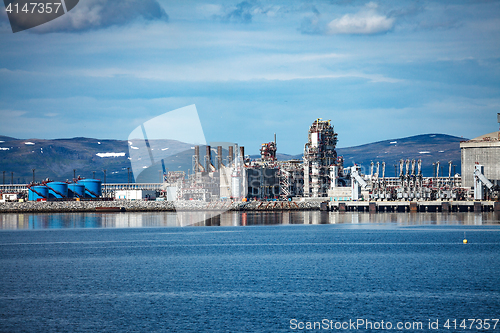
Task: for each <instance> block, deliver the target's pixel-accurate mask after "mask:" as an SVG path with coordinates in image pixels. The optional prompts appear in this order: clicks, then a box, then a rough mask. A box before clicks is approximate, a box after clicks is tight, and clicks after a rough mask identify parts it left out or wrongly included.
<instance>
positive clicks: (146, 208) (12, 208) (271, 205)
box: [0, 200, 320, 214]
mask: <svg viewBox="0 0 500 333" xmlns="http://www.w3.org/2000/svg"><path fill="white" fill-rule="evenodd" d="M291 210H293V211H306V210H320V203H319V202H283V201H270V202H263V201H260V202H259V201H253V202H232V203H231V202H218V203H206V202H197V201H176V202H175V204H174V202H172V201H140V200H137V201H125V200H116V201H47V202H36V201H26V202H4V203H0V214H6V213H99V212H101V213H105V212H178V211H193V212H196V211H214V212H217V211H219V212H224V211H291Z"/></svg>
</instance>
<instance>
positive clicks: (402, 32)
mask: <svg viewBox="0 0 500 333" xmlns="http://www.w3.org/2000/svg"><path fill="white" fill-rule="evenodd" d="M0 41H1V45H2V47H1V49H0V119H1V120H0V135H7V136H13V137H18V138H26V139H28V138H63V137H64V138H66V137H77V136H84V137H96V138H101V139H104V138H113V139H121V140H126V139H127V138H128V135H129V134H130V132H131V131H132V130H134V128H136V127H137V126H139V125H140V124H141V123H143V122H145V121H147V120H149V119H151V118H153V117H156V116H158V115H161V114H163V113H165V112H167V111H170V110H174V109H177V108H180V107H184V106H187V105H191V104H196V107H197V110H198V113H199V117H200V120H201V124H202V126H203V130H204V133H205V137H206V139H207V141H208V142H211V141H212V142H214V141H234V142H237V143H239V144H241V145H244V146H245V147H246V151H247V152H248V153H252V154H253V153H257V152H258V149H259V147H260V144H261V143H263V142H267V141H271V140H272V139H273V133H276V134H277V137H278V151H280V152H282V153H289V154H298V153H301V152H302V150H303V147H304V143H305V142H306V140H307V130H308V128H309V126H310V124H311V123H312V122H313V121H314V120H315V119H316V118H323V119H331V120H332V123H333V125H334V126H335V130H336V132H338V133H339V144H338V146H339V147H348V146H353V145H360V144H364V143H369V142H374V141H380V140H386V139H395V138H400V137H405V136H410V135H417V134H424V133H444V134H450V135H456V136H463V137H468V138H473V137H476V136H479V135H481V134H485V133H489V132H493V131H495V130H498V124H497V122H496V113H497V112H500V94H499V92H500V2H499V1H477V0H475V1H451V0H450V1H439V2H435V1H399V0H398V1H391V0H389V1H379V2H377V1H357V0H341V1H333V0H332V1H314V0H310V1H267V0H266V1H250V0H248V1H238V0H237V1H189V0H187V1H162V0H127V1H111V0H80V3H79V4H78V5H77V6H76V7H75V8H74V9H73V10H72V11H71V12H69V13H68V14H66V15H64V16H62V17H60V18H59V19H56V20H54V21H52V22H49V23H47V24H44V25H42V26H39V27H37V28H33V29H31V30H28V31H23V32H19V33H16V34H13V33H12V32H11V30H10V27H9V26H8V19H7V17H6V15H5V12H4V11H3V10H2V14H1V15H0Z"/></svg>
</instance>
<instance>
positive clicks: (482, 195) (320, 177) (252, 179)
mask: <svg viewBox="0 0 500 333" xmlns="http://www.w3.org/2000/svg"><path fill="white" fill-rule="evenodd" d="M497 117H498V122H499V124H500V114H498V115H497ZM336 145H337V133H335V131H334V127H333V126H332V124H331V121H330V120H322V119H316V120H314V121H313V123H312V124H311V126H310V128H309V131H308V132H307V142H306V143H305V145H304V155H303V158H302V160H298V159H295V160H288V161H278V159H277V142H276V135H274V141H271V142H267V143H263V144H262V145H261V147H260V158H256V159H250V157H249V156H247V155H245V148H244V147H242V146H240V147H239V146H238V145H236V144H232V143H215V144H214V146H215V147H216V148H212V147H211V146H210V145H207V146H203V147H200V146H195V147H193V148H194V154H193V157H192V169H191V170H193V171H192V172H191V173H190V172H188V174H187V175H186V173H185V172H184V171H169V172H166V171H165V169H164V175H163V184H142V185H141V184H128V185H127V184H126V186H125V185H124V184H106V187H107V188H108V189H109V190H108V191H107V192H106V195H107V196H108V197H113V198H115V199H127V200H144V199H154V198H155V197H158V196H160V198H159V200H168V201H182V200H197V201H204V202H215V201H248V200H259V201H265V200H281V201H289V200H290V201H291V200H295V201H297V200H301V201H309V200H310V201H321V202H324V201H332V202H339V201H433V200H445V201H449V200H456V201H464V200H470V199H474V200H498V199H499V196H500V131H498V132H493V133H490V134H487V135H483V136H480V137H478V138H475V139H473V140H469V141H464V142H462V143H461V144H460V148H461V157H462V173H463V175H462V177H460V176H459V175H457V174H454V173H453V174H452V162H451V161H450V162H448V173H447V174H442V173H443V172H441V174H440V170H441V168H440V162H439V161H437V162H436V163H435V166H436V168H435V170H436V172H435V174H434V176H433V177H424V175H423V174H422V161H421V160H415V159H413V160H409V159H406V160H400V162H399V175H398V172H397V169H398V168H397V166H395V168H396V171H395V172H396V175H398V176H395V177H386V175H385V171H386V165H385V163H384V162H383V161H382V162H372V163H371V168H370V172H369V174H362V172H361V170H362V169H361V168H360V166H358V165H352V166H348V167H344V161H343V157H342V156H337V152H336ZM202 152H204V154H203V155H202ZM151 185H156V186H151ZM27 189H28V198H29V200H31V201H40V200H41V201H44V200H66V199H68V200H72V199H74V200H80V199H84V200H85V199H88V200H92V199H97V198H102V184H101V181H100V180H96V179H80V178H78V179H74V180H73V182H52V181H46V182H43V183H41V184H30V185H28V186H27ZM112 194H113V195H112Z"/></svg>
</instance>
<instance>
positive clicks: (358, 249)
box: [0, 212, 500, 332]
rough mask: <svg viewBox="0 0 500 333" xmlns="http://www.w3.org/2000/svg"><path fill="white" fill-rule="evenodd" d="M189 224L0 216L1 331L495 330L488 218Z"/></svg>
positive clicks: (496, 229)
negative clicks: (465, 239)
mask: <svg viewBox="0 0 500 333" xmlns="http://www.w3.org/2000/svg"><path fill="white" fill-rule="evenodd" d="M186 214H188V213H186ZM186 221H189V218H188V217H187V216H177V215H176V214H175V213H114V214H113V213H106V214H24V215H23V214H10V215H9V214H3V215H0V222H1V224H0V225H1V227H2V231H0V267H1V272H0V330H1V331H2V332H53V331H70V332H306V331H317V332H374V331H386V330H392V331H407V332H458V331H464V332H477V331H492V332H494V331H500V323H498V324H497V322H498V319H499V317H500V283H499V282H500V278H499V276H500V275H499V274H500V256H499V254H500V224H499V220H498V216H497V215H495V214H494V213H482V214H477V213H476V214H474V213H457V214H442V213H434V214H433V213H428V214H427V213H418V214H405V213H394V214H391V213H378V214H368V213H345V214H341V213H325V212H293V213H284V214H283V213H241V212H236V213H226V214H223V215H222V216H219V217H211V218H210V219H209V220H206V221H204V222H201V223H196V224H195V225H190V224H185V225H183V223H186ZM180 225H181V226H182V227H181V226H180ZM464 237H466V238H467V240H468V243H467V244H464V243H463V239H464ZM389 325H390V329H389ZM461 325H462V326H461ZM494 325H495V326H494ZM486 326H488V329H486Z"/></svg>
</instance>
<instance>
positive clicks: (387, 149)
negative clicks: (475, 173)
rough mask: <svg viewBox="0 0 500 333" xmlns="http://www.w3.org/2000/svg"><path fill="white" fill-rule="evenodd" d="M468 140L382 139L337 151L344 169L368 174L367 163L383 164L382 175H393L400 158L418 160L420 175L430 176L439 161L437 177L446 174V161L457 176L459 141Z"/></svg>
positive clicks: (430, 136) (442, 137)
mask: <svg viewBox="0 0 500 333" xmlns="http://www.w3.org/2000/svg"><path fill="white" fill-rule="evenodd" d="M464 140H467V139H464V138H460V137H456V136H451V135H445V134H423V135H416V136H411V137H407V138H400V139H394V140H385V141H379V142H374V143H370V144H366V145H361V146H356V147H349V148H338V149H337V154H338V155H339V156H340V155H341V156H344V166H349V165H353V164H354V163H356V164H358V165H362V166H363V167H364V169H365V171H366V172H368V173H369V172H370V164H371V162H374V163H375V164H376V163H377V162H380V163H382V162H385V164H386V170H385V174H386V176H388V177H392V176H394V165H399V161H400V160H401V159H404V160H406V159H410V160H412V159H415V160H418V159H421V160H422V173H423V175H424V176H426V177H431V176H433V174H434V172H433V166H432V164H433V163H436V162H438V161H439V162H440V166H441V168H440V169H441V170H440V174H444V175H446V176H447V175H448V168H449V165H448V162H449V161H452V166H454V167H453V168H452V173H453V169H454V170H455V172H456V173H460V172H461V156H460V141H464Z"/></svg>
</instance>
